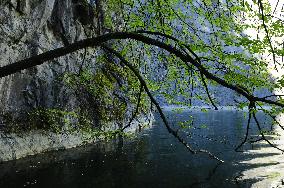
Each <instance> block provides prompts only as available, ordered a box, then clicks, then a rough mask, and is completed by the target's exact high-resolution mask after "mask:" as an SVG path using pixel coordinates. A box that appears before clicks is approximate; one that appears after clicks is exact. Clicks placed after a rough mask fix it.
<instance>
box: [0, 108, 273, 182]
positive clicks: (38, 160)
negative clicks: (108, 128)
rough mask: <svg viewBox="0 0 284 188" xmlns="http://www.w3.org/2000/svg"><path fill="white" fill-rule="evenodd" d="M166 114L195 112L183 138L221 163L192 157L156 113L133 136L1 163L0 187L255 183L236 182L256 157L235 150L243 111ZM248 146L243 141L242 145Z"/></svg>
mask: <svg viewBox="0 0 284 188" xmlns="http://www.w3.org/2000/svg"><path fill="white" fill-rule="evenodd" d="M167 115H168V117H169V119H170V120H171V122H172V123H176V122H178V121H185V120H189V119H190V116H193V117H194V121H193V126H194V127H195V128H191V129H186V130H184V132H185V133H184V134H182V135H183V136H184V138H186V139H187V140H188V142H189V143H191V144H192V146H193V147H195V148H198V147H199V148H203V149H207V150H209V151H211V152H212V153H214V154H215V155H217V156H218V157H219V158H221V159H223V160H225V163H223V164H221V165H219V164H218V162H217V161H216V160H213V159H211V158H210V157H208V156H207V155H206V154H197V155H192V154H191V153H190V152H188V151H187V150H186V149H185V148H184V146H182V145H181V144H180V143H179V142H178V141H177V140H176V139H175V138H174V137H173V136H171V135H169V134H168V132H167V130H166V129H165V127H164V126H163V124H162V122H161V120H160V119H159V118H158V117H157V118H156V119H157V120H156V122H155V124H154V126H153V127H152V128H150V129H147V130H144V131H143V132H141V133H140V134H139V135H138V136H137V137H136V138H134V139H128V140H123V141H122V140H119V141H113V142H111V143H99V144H96V145H91V146H86V147H81V148H76V149H71V150H67V151H58V152H50V153H45V154H40V155H36V156H32V157H27V158H24V159H20V160H17V161H11V162H7V163H4V164H0V187H1V188H6V187H16V188H17V187H60V188H61V187H68V188H73V187H82V188H85V187H93V188H100V187H133V188H135V187H141V188H142V187H143V188H147V187H155V188H156V187H204V188H205V187H219V188H220V187H226V188H228V187H250V185H251V184H252V183H253V182H255V181H256V180H254V179H252V180H249V181H238V182H237V181H236V177H239V176H240V175H241V172H242V171H244V170H246V169H250V168H253V167H255V166H252V165H248V164H241V163H240V162H241V161H243V160H249V159H251V158H254V157H260V156H259V155H258V156H255V155H252V154H244V153H237V152H235V151H234V147H235V146H236V145H237V144H238V143H239V142H240V139H241V138H243V136H244V133H245V126H246V122H247V119H246V117H244V112H236V111H217V112H216V111H210V112H207V113H202V112H199V111H193V112H183V113H181V114H177V113H175V112H167ZM258 117H259V120H260V121H261V122H262V123H263V124H262V125H263V126H268V127H270V124H269V120H267V119H266V117H265V116H264V115H262V114H258ZM175 127H176V126H175ZM252 132H254V131H253V130H252ZM189 134H190V136H187V135H189ZM251 147H252V146H251V145H246V148H249V149H251ZM254 147H255V148H258V147H266V146H259V145H255V146H254ZM262 155H263V156H266V155H268V154H265V153H263V154H262Z"/></svg>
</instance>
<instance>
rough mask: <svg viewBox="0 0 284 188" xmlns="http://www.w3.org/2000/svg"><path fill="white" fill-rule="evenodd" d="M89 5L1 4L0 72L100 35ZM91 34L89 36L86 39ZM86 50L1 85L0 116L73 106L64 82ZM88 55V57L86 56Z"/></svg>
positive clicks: (53, 1)
mask: <svg viewBox="0 0 284 188" xmlns="http://www.w3.org/2000/svg"><path fill="white" fill-rule="evenodd" d="M89 3H90V2H88V1H86V0H23V1H16V0H6V1H0V46H1V47H0V54H1V55H0V66H4V65H7V64H9V63H13V62H16V61H18V60H21V59H24V58H27V57H31V56H34V55H37V54H40V53H42V52H45V51H48V50H52V49H55V48H58V47H62V46H64V45H67V44H69V43H72V42H74V41H77V40H80V39H83V38H86V37H88V36H90V35H91V34H92V35H96V34H97V33H91V32H90V31H91V29H90V28H91V27H93V28H94V29H93V30H97V29H96V28H97V27H98V26H97V25H95V23H98V22H97V18H96V15H95V8H96V7H90V6H91V5H90V4H89ZM88 33H91V34H88ZM83 54H84V52H83V50H82V51H80V52H78V53H74V54H70V55H67V56H65V57H62V58H59V59H56V60H54V61H52V62H48V63H45V64H44V65H41V66H37V67H34V68H31V69H29V70H25V71H22V72H21V73H17V74H14V75H11V76H8V77H5V78H2V79H0V110H1V111H2V112H3V111H4V112H11V113H13V115H15V114H17V113H20V112H21V111H22V110H26V109H30V108H35V107H68V108H73V107H74V105H75V101H74V98H72V97H69V95H68V92H67V91H66V87H64V85H63V84H62V82H61V81H60V79H61V76H62V74H63V73H64V72H66V71H74V70H75V69H76V67H78V64H80V63H81V62H82V59H83V58H82V57H83ZM87 55H88V54H87Z"/></svg>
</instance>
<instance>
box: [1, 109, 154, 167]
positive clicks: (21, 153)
mask: <svg viewBox="0 0 284 188" xmlns="http://www.w3.org/2000/svg"><path fill="white" fill-rule="evenodd" d="M153 120H154V117H153V115H152V114H150V115H149V116H148V117H141V116H140V117H139V118H137V120H134V121H133V122H132V123H131V126H130V127H129V128H127V129H126V130H125V131H126V132H128V133H135V132H136V131H138V129H139V127H146V126H151V125H152V122H153ZM110 127H112V130H115V129H116V128H117V127H116V126H115V125H114V124H113V126H110ZM99 140H100V138H97V137H94V136H92V134H91V133H87V132H82V131H79V132H73V133H54V132H49V131H42V130H33V131H29V132H25V133H20V134H19V133H17V134H16V133H9V134H4V133H1V132H0V163H2V162H5V161H10V160H16V159H20V158H23V157H26V156H30V155H36V154H39V153H44V152H47V151H55V150H65V149H69V148H74V147H79V146H82V145H86V144H91V143H95V142H97V141H99Z"/></svg>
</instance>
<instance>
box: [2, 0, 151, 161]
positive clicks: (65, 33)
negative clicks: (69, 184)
mask: <svg viewBox="0 0 284 188" xmlns="http://www.w3.org/2000/svg"><path fill="white" fill-rule="evenodd" d="M103 9H104V6H103V1H100V0H96V1H94V0H20V1H19V0H2V1H1V0H0V66H5V65H8V64H11V63H14V62H17V61H19V60H22V59H25V58H28V57H31V56H35V55H37V54H40V53H43V52H46V51H49V50H52V49H56V48H59V47H63V46H66V45H68V44H70V43H73V42H75V41H78V40H81V39H84V38H87V37H93V36H96V35H99V34H101V33H104V31H103V27H102V25H103ZM97 53H99V52H96V51H95V50H92V49H83V50H80V51H78V52H75V53H72V54H69V55H66V56H64V57H62V58H58V59H55V60H53V61H51V62H46V63H44V64H43V65H40V66H37V67H33V68H31V69H28V70H24V71H21V72H19V73H16V74H14V75H11V76H7V77H4V78H1V79H0V146H1V147H0V155H1V156H0V162H1V161H7V160H12V159H18V158H20V157H24V156H27V155H32V154H36V153H40V152H44V151H47V150H56V149H63V148H64V149H65V148H71V147H75V146H78V145H82V144H84V143H86V142H87V143H88V142H92V141H94V139H90V138H89V139H86V138H85V137H84V135H82V134H80V133H76V132H75V133H74V134H73V133H72V134H69V135H68V134H67V135H64V134H55V133H51V132H44V131H41V130H35V131H33V130H32V131H28V132H25V133H21V134H20V135H19V134H13V133H9V134H2V133H1V126H3V125H4V123H5V121H4V118H3V117H4V116H3V115H4V114H10V117H12V118H17V117H21V116H22V115H23V113H26V112H29V111H31V110H33V109H38V108H44V109H48V108H50V109H52V108H54V109H63V110H66V111H72V110H74V109H77V108H78V106H79V105H80V104H79V102H78V101H79V100H78V96H77V95H76V93H75V92H74V91H72V90H71V89H70V88H68V87H67V86H66V84H64V82H63V76H64V74H65V73H68V72H78V70H79V69H80V67H82V65H83V63H87V64H89V65H93V67H94V69H96V63H97V62H96V58H94V57H95V56H96V55H97ZM86 61H87V62H86ZM85 100H87V99H85ZM87 102H88V101H87ZM128 104H129V101H128ZM90 105H92V104H91V102H90ZM132 106H133V105H131V104H130V105H128V108H133V107H132ZM84 108H86V109H87V106H84ZM94 110H100V109H94ZM149 117H150V118H149ZM143 118H144V119H143ZM138 119H139V120H140V121H136V120H134V121H133V122H132V124H134V125H138V124H139V126H140V124H143V123H147V122H148V120H149V121H150V122H151V120H152V117H151V116H148V115H145V116H143V117H141V118H138ZM3 122H4V123H3ZM123 122H124V125H125V124H128V122H129V121H128V120H123ZM115 126H117V124H115V125H112V126H111V127H115ZM128 131H130V129H128ZM132 131H133V130H132Z"/></svg>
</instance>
